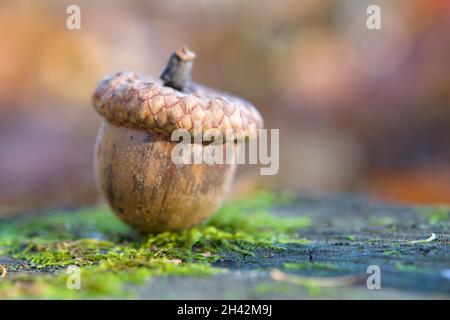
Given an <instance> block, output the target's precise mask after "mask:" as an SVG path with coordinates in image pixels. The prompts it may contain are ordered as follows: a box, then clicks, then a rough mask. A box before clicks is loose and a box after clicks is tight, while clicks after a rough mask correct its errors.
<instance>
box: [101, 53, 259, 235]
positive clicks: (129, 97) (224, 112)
mask: <svg viewBox="0 0 450 320" xmlns="http://www.w3.org/2000/svg"><path fill="white" fill-rule="evenodd" d="M194 58H195V54H194V53H193V52H192V51H190V50H189V49H188V48H187V47H185V46H184V47H182V48H181V49H179V50H177V51H176V52H174V53H173V54H172V55H171V57H170V58H169V61H168V63H167V66H166V68H165V70H164V71H163V73H162V75H161V76H160V77H159V78H157V77H151V76H147V75H143V74H140V73H135V72H118V73H115V74H112V75H110V76H108V77H106V78H105V79H103V80H102V81H101V82H100V83H99V84H98V86H97V88H96V90H95V93H94V96H93V105H94V108H95V110H96V111H97V112H98V113H99V114H100V115H101V116H102V117H103V121H102V124H101V127H100V131H99V133H98V136H97V142H96V147H95V148H96V150H95V170H96V175H97V181H98V185H99V188H100V190H101V192H102V194H103V196H104V197H105V199H106V201H107V203H108V204H109V206H110V207H111V208H112V210H113V211H114V212H115V213H116V214H117V215H118V216H119V217H120V218H121V219H122V220H123V221H124V222H125V223H127V224H129V225H130V226H132V227H133V228H135V229H137V230H138V231H140V232H142V233H158V232H163V231H168V230H173V231H180V230H184V229H188V228H191V227H193V226H195V225H198V224H200V223H201V222H203V221H205V220H206V219H207V218H208V217H210V216H211V215H212V214H213V213H214V212H215V211H216V210H217V209H218V207H219V206H220V204H221V201H222V200H223V198H224V195H225V194H226V193H227V192H228V191H229V190H230V188H231V185H232V181H233V177H234V174H235V171H236V164H235V162H233V163H214V164H210V163H194V164H179V163H174V161H173V160H172V151H173V149H174V147H175V146H176V145H177V144H178V143H180V142H179V141H172V139H171V136H172V133H173V132H174V131H175V130H177V129H183V130H185V131H186V132H189V133H190V134H191V136H192V137H194V138H195V137H196V135H197V137H198V135H199V134H200V135H203V134H204V132H207V131H208V129H214V130H218V131H219V132H220V133H222V134H223V137H224V139H223V144H221V145H220V147H222V146H223V148H224V149H228V150H232V153H233V156H235V153H236V143H237V142H238V141H242V140H244V139H249V138H255V137H256V136H257V134H258V129H259V128H262V126H263V120H262V117H261V115H260V113H259V112H258V110H257V109H256V108H255V107H254V106H252V105H251V104H250V103H249V102H247V101H245V100H243V99H241V98H238V97H235V96H232V95H230V94H227V93H224V92H221V91H217V90H213V89H211V88H208V87H205V86H201V85H198V84H195V83H193V82H192V81H191V70H192V65H193V60H194ZM199 132H200V133H199ZM230 132H231V133H232V134H231V135H230V134H229V133H230ZM200 138H203V137H202V136H200ZM196 141H197V140H195V139H193V140H192V141H189V142H188V143H191V144H195V146H196V147H197V150H198V148H200V150H203V149H204V148H206V147H207V145H208V144H205V143H204V142H203V141H202V140H200V141H201V142H200V143H198V142H196ZM229 147H231V148H229Z"/></svg>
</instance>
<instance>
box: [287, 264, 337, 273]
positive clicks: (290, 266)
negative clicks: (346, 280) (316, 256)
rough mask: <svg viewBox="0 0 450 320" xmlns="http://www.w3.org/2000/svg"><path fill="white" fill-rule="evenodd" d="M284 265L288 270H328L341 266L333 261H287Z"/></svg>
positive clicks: (334, 269)
mask: <svg viewBox="0 0 450 320" xmlns="http://www.w3.org/2000/svg"><path fill="white" fill-rule="evenodd" d="M283 267H284V268H285V269H287V270H327V271H338V270H340V268H339V266H338V265H336V264H333V263H321V262H296V263H291V262H287V263H285V264H283Z"/></svg>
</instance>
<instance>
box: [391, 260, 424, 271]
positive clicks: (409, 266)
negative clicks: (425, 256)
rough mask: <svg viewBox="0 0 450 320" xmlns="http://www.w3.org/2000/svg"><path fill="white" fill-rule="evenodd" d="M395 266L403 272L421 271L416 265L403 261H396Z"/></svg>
mask: <svg viewBox="0 0 450 320" xmlns="http://www.w3.org/2000/svg"><path fill="white" fill-rule="evenodd" d="M395 267H396V268H397V270H398V271H402V272H419V271H420V269H419V268H418V267H416V266H415V265H412V264H404V263H401V262H396V263H395Z"/></svg>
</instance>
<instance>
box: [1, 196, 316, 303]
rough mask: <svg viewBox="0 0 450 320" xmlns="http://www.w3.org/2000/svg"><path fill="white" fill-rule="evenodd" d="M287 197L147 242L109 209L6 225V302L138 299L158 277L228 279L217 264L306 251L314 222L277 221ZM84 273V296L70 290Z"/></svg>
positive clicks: (256, 202) (244, 203) (252, 201)
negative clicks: (136, 290) (139, 287)
mask: <svg viewBox="0 0 450 320" xmlns="http://www.w3.org/2000/svg"><path fill="white" fill-rule="evenodd" d="M293 200H294V198H293V197H292V195H290V194H287V193H278V194H275V193H271V192H268V191H263V192H259V193H257V194H255V195H254V196H252V197H249V198H246V199H244V200H238V201H234V202H231V203H228V204H225V205H224V206H223V207H222V208H221V209H220V210H219V211H218V212H217V213H216V214H215V215H214V216H213V217H212V218H211V219H210V220H209V221H208V222H206V223H205V224H203V225H201V226H199V227H197V228H194V229H191V230H186V231H183V232H180V233H174V232H165V233H161V234H157V235H148V236H145V237H143V236H140V235H138V234H137V233H135V232H134V231H133V230H131V229H130V228H128V227H127V226H126V225H125V224H123V223H122V222H121V221H120V220H119V219H118V218H116V216H114V215H113V214H112V213H111V211H110V210H109V209H108V208H107V207H105V206H102V207H94V208H85V209H81V210H73V211H61V212H51V213H48V214H45V215H40V216H24V217H20V218H14V219H3V220H1V221H0V257H8V258H10V259H11V261H14V263H10V264H8V265H7V266H6V267H7V269H8V277H6V278H3V279H0V298H95V297H115V296H117V297H127V296H128V297H130V298H132V297H133V290H132V289H131V288H132V285H133V284H139V283H142V282H144V281H146V280H148V279H149V278H151V277H154V276H167V275H195V276H204V275H211V274H214V273H218V272H225V271H226V270H224V269H223V268H218V267H214V266H213V265H214V262H215V261H216V260H218V259H220V258H221V257H223V256H225V255H227V254H230V253H232V254H234V255H242V256H251V255H253V254H254V253H253V252H254V251H255V250H257V249H260V248H263V249H270V250H284V248H283V247H282V246H280V244H283V243H302V242H304V241H305V240H304V239H301V238H299V237H298V236H297V232H298V230H299V229H302V228H304V227H307V226H308V225H309V224H310V219H309V218H307V217H302V216H296V217H283V218H280V217H277V216H274V215H272V214H271V213H270V212H269V209H270V208H271V207H273V206H274V205H276V204H283V203H284V204H286V203H289V202H291V201H293ZM71 265H75V266H78V267H80V268H81V269H80V270H81V276H82V290H70V289H68V288H67V286H66V281H67V279H68V275H66V273H65V270H66V267H68V266H71Z"/></svg>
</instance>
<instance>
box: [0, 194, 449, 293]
mask: <svg viewBox="0 0 450 320" xmlns="http://www.w3.org/2000/svg"><path fill="white" fill-rule="evenodd" d="M270 212H271V214H273V215H275V216H278V217H281V218H282V219H284V218H285V217H286V218H287V217H292V216H302V217H308V218H309V219H310V220H311V223H310V225H309V226H307V227H306V228H303V229H301V230H299V231H298V236H299V238H301V239H305V240H304V243H302V242H301V241H299V242H297V243H289V242H287V243H281V244H278V246H279V247H282V250H280V249H273V250H272V249H270V248H266V247H263V248H261V247H258V246H256V247H255V248H253V249H252V254H250V255H249V254H246V255H243V254H240V253H236V252H228V253H224V254H221V255H220V257H219V258H218V259H216V260H215V261H214V262H212V263H211V265H212V267H214V268H221V269H223V272H219V273H215V274H211V275H207V276H198V275H170V274H169V275H162V276H152V277H150V278H149V279H147V280H145V281H143V282H141V283H139V284H137V285H136V284H126V285H127V286H128V290H129V291H130V290H131V291H132V292H133V298H143V299H334V298H337V299H366V298H367V299H448V298H450V252H449V244H450V237H449V232H448V231H449V226H450V223H449V219H448V212H449V211H448V207H445V206H440V207H438V206H433V207H427V206H403V205H390V204H383V203H376V202H371V201H368V200H367V199H365V198H362V197H356V196H336V197H316V196H304V195H303V196H299V197H298V198H297V199H296V200H295V201H293V202H292V203H289V204H280V205H274V206H272V207H271V208H270ZM64 214H67V215H70V214H72V213H70V212H67V213H64ZM50 215H51V214H50ZM46 217H47V215H46V216H43V217H42V218H40V219H46ZM11 219H13V220H14V219H21V218H10V219H7V220H5V219H3V220H1V221H0V229H1V228H2V225H4V224H5V223H6V222H5V221H8V223H10V222H11ZM432 234H435V235H436V238H435V239H432V238H431V239H430V236H431V235H432ZM0 239H1V238H0ZM427 239H428V240H427ZM417 240H419V241H417ZM4 249H5V248H4ZM0 265H3V266H5V267H6V268H7V269H8V271H9V272H8V276H7V277H6V278H3V279H0V285H1V282H5V281H11V279H14V278H17V277H20V275H21V274H23V273H26V274H33V276H36V277H39V275H40V274H42V273H45V274H47V275H48V274H50V275H52V274H61V270H63V269H61V268H58V267H55V268H51V267H50V268H47V269H44V270H42V269H38V270H37V269H36V268H33V267H31V266H30V264H29V262H28V261H26V259H25V260H24V259H15V258H14V255H10V254H7V253H3V254H2V255H1V256H0ZM369 266H378V267H379V268H380V277H381V278H380V284H381V288H380V289H369V288H368V287H367V279H368V278H369V277H370V276H371V274H372V273H367V269H368V267H369ZM280 274H281V275H282V276H281V279H280ZM305 279H306V282H305ZM308 279H313V281H312V282H311V281H310V282H308ZM327 279H328V280H331V285H330V284H328V285H327V282H326V281H324V280H327ZM343 279H346V280H344V281H343ZM348 279H350V280H351V281H349V282H348V283H346V281H347V280H348ZM342 281H343V282H344V283H341V282H342ZM329 286H331V287H329ZM7 290H11V288H10V287H8V286H6V287H2V286H0V293H1V292H2V291H3V293H4V294H5V292H7ZM81 291H82V290H81ZM26 294H27V293H26V291H25V295H26ZM6 296H8V295H7V294H6ZM119 296H120V294H119ZM100 297H108V292H105V293H104V294H103V295H101V296H100Z"/></svg>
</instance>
